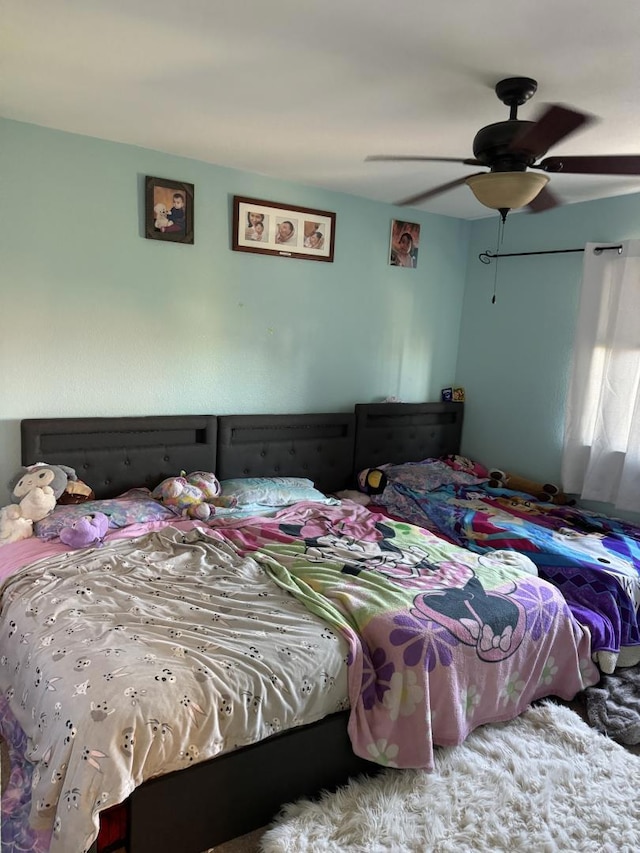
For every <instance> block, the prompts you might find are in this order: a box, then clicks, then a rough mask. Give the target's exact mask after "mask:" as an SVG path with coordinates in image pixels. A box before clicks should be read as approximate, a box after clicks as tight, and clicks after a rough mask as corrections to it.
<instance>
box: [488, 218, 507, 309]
mask: <svg viewBox="0 0 640 853" xmlns="http://www.w3.org/2000/svg"><path fill="white" fill-rule="evenodd" d="M503 237H504V219H503V217H502V216H499V217H498V237H497V240H496V252H495V253H496V255H498V254H499V253H500V249H501V248H502V239H503ZM499 263H500V258H499V257H496V266H495V269H494V271H493V296H492V297H491V304H492V305H495V304H496V288H497V285H498V264H499Z"/></svg>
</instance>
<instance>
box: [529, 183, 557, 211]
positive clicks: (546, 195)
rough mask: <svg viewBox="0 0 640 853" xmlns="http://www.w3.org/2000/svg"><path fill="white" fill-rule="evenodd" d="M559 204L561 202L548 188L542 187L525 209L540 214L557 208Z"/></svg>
mask: <svg viewBox="0 0 640 853" xmlns="http://www.w3.org/2000/svg"><path fill="white" fill-rule="evenodd" d="M561 204H562V202H561V201H560V199H559V198H558V196H557V195H555V194H554V193H552V192H551V190H550V189H549V188H548V187H543V188H542V189H541V190H540V192H539V193H538V195H537V196H536V197H535V198H534V200H533V201H530V202H529V204H528V205H527V207H528V208H529V210H530V211H531V213H542V212H543V211H545V210H551V208H553V207H559V206H560V205H561Z"/></svg>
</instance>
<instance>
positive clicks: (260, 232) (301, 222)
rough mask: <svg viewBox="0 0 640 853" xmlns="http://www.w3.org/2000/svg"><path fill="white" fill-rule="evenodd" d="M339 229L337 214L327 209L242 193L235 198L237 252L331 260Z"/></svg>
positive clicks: (234, 229)
mask: <svg viewBox="0 0 640 853" xmlns="http://www.w3.org/2000/svg"><path fill="white" fill-rule="evenodd" d="M335 228H336V215H335V213H330V212H329V211H327V210H313V209H311V208H309V207H291V206H289V205H285V204H280V203H278V202H273V201H265V200H264V199H257V198H242V197H240V196H234V199H233V245H232V248H233V249H234V251H236V252H257V253H259V254H261V255H277V256H278V257H281V258H303V259H304V260H307V261H329V262H331V261H333V244H334V235H335Z"/></svg>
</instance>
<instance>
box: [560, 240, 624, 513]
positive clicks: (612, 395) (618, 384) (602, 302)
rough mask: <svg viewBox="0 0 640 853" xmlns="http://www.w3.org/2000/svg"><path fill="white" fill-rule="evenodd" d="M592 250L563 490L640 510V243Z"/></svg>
mask: <svg viewBox="0 0 640 853" xmlns="http://www.w3.org/2000/svg"><path fill="white" fill-rule="evenodd" d="M597 245H601V244H597V243H587V245H586V247H585V252H584V268H583V279H582V293H581V297H580V309H579V312H578V325H577V329H576V337H575V342H574V354H573V370H572V374H571V379H570V384H569V394H568V398H567V408H566V416H565V432H564V450H563V457H562V485H563V488H564V489H565V491H567V492H571V493H574V494H579V495H580V496H581V497H582V498H585V499H588V500H596V501H605V502H607V503H612V504H614V506H615V507H617V508H618V509H624V510H631V511H634V512H640V240H629V241H627V242H625V243H623V244H622V252H621V253H618V251H616V250H615V249H609V250H607V251H603V252H602V253H600V254H596V252H594V249H595V247H596V246H597Z"/></svg>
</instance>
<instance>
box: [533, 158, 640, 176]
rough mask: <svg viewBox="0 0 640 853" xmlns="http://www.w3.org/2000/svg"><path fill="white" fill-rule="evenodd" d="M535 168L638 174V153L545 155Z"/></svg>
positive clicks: (588, 173)
mask: <svg viewBox="0 0 640 853" xmlns="http://www.w3.org/2000/svg"><path fill="white" fill-rule="evenodd" d="M536 168H538V169H544V171H545V172H563V173H564V174H571V175H640V154H611V155H609V156H607V155H602V156H599V157H597V156H596V157H546V158H545V159H544V160H543V161H542V163H540V165H539V166H536Z"/></svg>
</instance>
